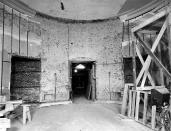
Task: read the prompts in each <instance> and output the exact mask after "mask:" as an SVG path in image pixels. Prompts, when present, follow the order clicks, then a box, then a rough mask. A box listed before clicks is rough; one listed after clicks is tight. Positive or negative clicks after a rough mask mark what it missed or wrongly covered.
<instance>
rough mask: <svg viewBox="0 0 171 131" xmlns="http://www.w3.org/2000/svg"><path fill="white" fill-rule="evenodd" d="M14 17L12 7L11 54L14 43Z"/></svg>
mask: <svg viewBox="0 0 171 131" xmlns="http://www.w3.org/2000/svg"><path fill="white" fill-rule="evenodd" d="M13 19H14V10H13V9H12V14H11V54H12V43H13Z"/></svg>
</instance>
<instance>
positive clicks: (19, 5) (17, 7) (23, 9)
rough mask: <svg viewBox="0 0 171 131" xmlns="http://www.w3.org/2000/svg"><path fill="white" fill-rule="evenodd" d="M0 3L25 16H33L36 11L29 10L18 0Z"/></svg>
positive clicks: (7, 0)
mask: <svg viewBox="0 0 171 131" xmlns="http://www.w3.org/2000/svg"><path fill="white" fill-rule="evenodd" d="M0 2H1V3H4V4H5V5H7V6H9V7H10V8H13V9H15V10H17V11H18V12H20V13H23V14H25V15H28V16H35V14H36V11H35V10H34V9H32V8H30V7H29V6H28V5H26V4H25V3H23V2H21V1H19V0H0Z"/></svg>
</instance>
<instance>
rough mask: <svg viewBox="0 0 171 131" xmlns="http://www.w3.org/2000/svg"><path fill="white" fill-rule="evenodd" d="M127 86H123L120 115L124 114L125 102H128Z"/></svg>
mask: <svg viewBox="0 0 171 131" xmlns="http://www.w3.org/2000/svg"><path fill="white" fill-rule="evenodd" d="M128 87H129V85H128V84H125V87H124V93H123V100H122V109H121V114H122V115H125V114H126V107H127V100H128V91H129V88H128Z"/></svg>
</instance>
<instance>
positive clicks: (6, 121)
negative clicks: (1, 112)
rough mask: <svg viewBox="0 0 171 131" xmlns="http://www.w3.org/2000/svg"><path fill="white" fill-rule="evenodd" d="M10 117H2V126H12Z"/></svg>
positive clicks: (0, 126)
mask: <svg viewBox="0 0 171 131" xmlns="http://www.w3.org/2000/svg"><path fill="white" fill-rule="evenodd" d="M10 126H11V125H10V119H7V118H0V128H1V129H2V128H10Z"/></svg>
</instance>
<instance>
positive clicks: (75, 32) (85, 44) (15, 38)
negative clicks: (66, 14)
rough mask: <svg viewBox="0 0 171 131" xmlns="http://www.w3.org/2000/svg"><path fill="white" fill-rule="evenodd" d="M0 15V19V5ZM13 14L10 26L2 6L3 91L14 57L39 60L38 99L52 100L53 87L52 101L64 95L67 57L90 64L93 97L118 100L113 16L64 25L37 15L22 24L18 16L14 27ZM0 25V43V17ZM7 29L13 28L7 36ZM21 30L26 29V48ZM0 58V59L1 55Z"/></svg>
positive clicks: (120, 83)
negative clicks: (93, 65)
mask: <svg viewBox="0 0 171 131" xmlns="http://www.w3.org/2000/svg"><path fill="white" fill-rule="evenodd" d="M5 12H6V11H5ZM0 13H1V16H0V17H1V18H3V10H2V6H1V10H0ZM13 17H14V20H13V27H11V26H12V25H11V23H12V22H11V19H12V15H11V12H9V10H8V12H6V13H5V22H4V23H5V28H4V29H5V30H4V55H3V56H4V57H3V61H8V62H3V67H4V68H3V74H4V75H3V76H2V77H3V78H2V85H3V92H2V93H3V94H9V92H10V91H9V90H10V79H11V57H12V56H13V55H15V56H16V55H18V56H24V57H34V58H41V82H40V86H41V87H40V101H54V95H55V94H54V92H55V88H56V100H68V99H69V86H70V78H69V72H70V70H69V62H70V61H72V60H81V61H84V60H91V61H95V62H96V98H97V99H98V100H118V99H119V95H120V92H121V88H123V87H124V79H123V72H122V71H123V70H122V53H121V37H122V25H121V23H120V21H119V19H113V20H106V21H100V22H98V21H97V22H88V23H72V22H70V23H66V22H64V21H58V20H53V19H47V18H44V17H42V16H39V15H38V16H35V17H36V21H39V22H40V24H37V23H34V22H27V21H26V20H25V19H23V18H21V25H20V27H19V23H18V20H19V17H18V16H17V15H16V14H14V16H13ZM0 26H1V44H2V42H3V33H2V32H3V19H0ZM11 28H13V35H12V37H11ZM19 28H20V42H19ZM27 31H29V39H28V48H27ZM11 38H12V46H11ZM19 45H20V46H19ZM11 50H12V52H11ZM1 54H2V47H1ZM0 58H1V60H2V55H1V56H0ZM0 65H2V64H0ZM0 68H1V67H0ZM55 76H56V78H55ZM6 89H7V91H6Z"/></svg>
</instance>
